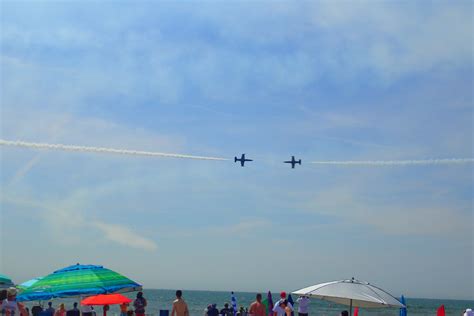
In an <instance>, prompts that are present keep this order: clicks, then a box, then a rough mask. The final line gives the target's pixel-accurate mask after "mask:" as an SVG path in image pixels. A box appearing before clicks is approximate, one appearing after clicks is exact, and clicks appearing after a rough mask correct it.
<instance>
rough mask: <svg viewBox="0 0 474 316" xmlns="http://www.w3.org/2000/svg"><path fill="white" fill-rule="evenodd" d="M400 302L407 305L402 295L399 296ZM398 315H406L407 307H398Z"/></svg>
mask: <svg viewBox="0 0 474 316" xmlns="http://www.w3.org/2000/svg"><path fill="white" fill-rule="evenodd" d="M400 303H402V304H403V305H405V306H406V305H407V304H406V303H405V297H404V296H403V295H402V297H400ZM400 316H407V308H406V307H402V308H400Z"/></svg>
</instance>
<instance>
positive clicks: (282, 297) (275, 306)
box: [273, 291, 293, 316]
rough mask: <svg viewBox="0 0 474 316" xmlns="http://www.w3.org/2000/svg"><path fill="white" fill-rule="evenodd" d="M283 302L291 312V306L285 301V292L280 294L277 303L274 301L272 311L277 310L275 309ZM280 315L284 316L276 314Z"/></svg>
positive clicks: (280, 315)
mask: <svg viewBox="0 0 474 316" xmlns="http://www.w3.org/2000/svg"><path fill="white" fill-rule="evenodd" d="M283 301H286V306H287V307H289V308H290V309H291V311H293V305H291V303H289V302H288V301H287V300H286V292H285V291H283V292H281V293H280V299H279V300H278V301H276V303H275V304H274V305H273V310H275V309H277V310H279V309H278V308H277V307H278V306H280V303H281V302H283ZM282 315H285V314H284V313H283V314H278V316H282Z"/></svg>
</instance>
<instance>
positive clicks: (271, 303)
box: [267, 291, 273, 315]
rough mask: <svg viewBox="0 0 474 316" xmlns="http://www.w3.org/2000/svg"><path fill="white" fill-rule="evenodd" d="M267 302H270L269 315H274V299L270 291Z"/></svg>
mask: <svg viewBox="0 0 474 316" xmlns="http://www.w3.org/2000/svg"><path fill="white" fill-rule="evenodd" d="M267 300H268V315H273V298H272V292H270V291H268V294H267Z"/></svg>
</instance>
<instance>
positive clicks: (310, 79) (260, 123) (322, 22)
mask: <svg viewBox="0 0 474 316" xmlns="http://www.w3.org/2000/svg"><path fill="white" fill-rule="evenodd" d="M472 6H473V5H472V2H469V1H465V2H462V1H453V2H449V3H443V2H436V1H435V2H429V1H419V2H416V1H414V2H331V1H311V2H306V1H300V2H297V3H293V2H283V1H278V2H254V3H251V2H231V3H217V2H213V1H209V2H197V1H189V2H181V3H173V2H138V3H131V2H105V3H101V2H93V1H89V2H85V3H79V2H26V1H24V2H13V1H3V2H2V3H1V20H2V21H1V31H0V36H1V56H2V58H1V117H2V121H1V123H2V128H1V138H2V139H7V140H24V141H30V142H47V143H63V144H74V145H84V146H101V147H113V148H124V149H137V150H148V151H159V152H170V153H186V154H195V155H208V156H219V157H226V158H233V156H234V155H237V154H240V153H242V152H246V153H247V154H248V155H249V156H250V157H251V158H254V159H255V162H254V163H251V164H249V165H248V167H246V168H240V167H239V166H237V165H234V164H233V162H230V161H227V162H212V161H190V160H173V159H154V158H145V157H129V156H114V155H106V154H88V153H70V152H58V151H55V152H53V151H34V150H28V149H21V148H12V147H2V148H1V177H0V181H1V187H2V195H1V204H0V205H1V212H0V214H1V225H2V230H1V231H2V233H1V234H0V238H1V243H0V244H1V253H2V256H1V260H0V268H1V269H0V270H1V271H2V273H5V274H8V275H10V276H12V277H13V278H14V280H16V281H24V280H26V279H29V278H32V277H35V276H38V275H44V274H47V273H49V272H51V271H52V270H54V269H56V268H60V267H62V266H65V265H68V264H71V263H75V262H81V263H93V264H104V265H106V266H107V267H110V268H112V269H115V270H117V271H120V272H122V273H124V274H126V275H128V276H130V277H131V278H133V279H135V280H137V281H139V282H142V283H143V284H144V285H145V286H146V287H148V288H185V289H211V290H231V289H233V290H252V291H253V290H267V289H272V290H279V289H285V290H295V289H298V288H302V287H305V286H308V285H311V284H315V283H319V282H324V281H329V280H333V279H342V278H350V277H352V276H354V277H357V278H359V279H363V280H367V281H370V282H372V283H374V284H377V285H379V286H381V287H383V288H386V289H387V290H389V291H390V292H392V293H393V294H394V295H400V294H405V295H406V296H412V297H434V298H436V297H439V298H470V299H473V298H474V288H473V284H474V271H473V268H472V267H473V266H474V265H473V252H474V251H473V249H474V245H473V239H474V238H473V235H472V231H473V228H474V222H473V221H474V219H473V207H472V205H473V196H472V192H473V169H472V165H443V166H439V165H438V166H410V167H407V166H405V167H378V168H374V167H335V166H332V167H331V166H316V165H310V164H305V162H308V161H312V160H359V159H360V160H383V159H389V160H393V159H426V158H466V157H467V158H469V157H472V156H473V147H472V144H473V136H472V135H473V125H472V124H473V92H472V86H473V70H474V69H473V60H472V56H473V49H472V47H473V42H472V29H473V16H472V12H473V7H472ZM291 155H296V156H297V158H302V159H303V165H302V166H301V167H300V168H297V169H295V170H291V169H289V168H288V166H286V165H283V164H282V163H281V161H283V160H286V159H288V158H289V156H291ZM282 274H289V275H291V277H285V278H281V275H282Z"/></svg>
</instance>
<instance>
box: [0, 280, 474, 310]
mask: <svg viewBox="0 0 474 316" xmlns="http://www.w3.org/2000/svg"><path fill="white" fill-rule="evenodd" d="M4 292H5V293H4V294H2V295H3V296H2V297H0V314H1V316H80V315H81V312H82V316H96V311H95V310H94V308H93V307H92V306H89V305H84V306H82V308H81V310H79V308H78V307H77V305H78V303H77V302H75V303H74V304H73V307H72V308H71V309H69V310H67V309H66V306H65V305H64V303H60V304H59V305H58V307H57V308H56V309H55V308H54V307H53V304H52V302H48V304H47V307H45V306H42V305H35V306H33V307H32V308H31V312H30V310H29V309H28V308H27V307H26V306H25V305H23V304H22V303H19V302H17V301H16V295H17V289H16V288H14V287H12V288H9V289H8V290H6V291H4ZM296 302H297V303H298V309H297V312H295V310H294V307H293V305H292V304H291V302H289V301H288V299H287V297H286V293H285V292H281V293H280V299H279V300H278V301H276V302H275V304H273V306H272V307H271V310H272V311H273V316H292V315H296V313H297V315H298V316H308V310H309V302H310V301H309V298H308V297H307V296H300V297H299V298H298V299H297V300H296ZM147 305H148V303H147V300H146V299H145V297H144V296H143V293H142V292H138V293H137V296H136V299H135V300H134V301H133V305H132V306H130V305H129V304H128V303H124V304H121V305H120V316H145V315H146V307H147ZM103 308H104V315H105V312H106V311H107V310H108V308H109V307H108V305H105V306H104V307H103ZM269 309H270V308H268V307H267V306H266V305H265V304H264V303H263V302H262V294H260V293H259V294H257V295H256V297H255V301H254V302H252V303H251V304H250V306H249V307H247V308H246V307H243V306H241V307H240V308H239V309H238V311H237V312H235V311H234V307H230V306H229V303H225V304H224V308H222V309H220V310H219V309H218V308H217V305H216V304H210V305H208V306H207V308H206V309H205V310H204V315H203V316H268V315H269ZM340 315H341V316H348V315H349V312H348V311H342V312H341V313H340ZM461 315H464V316H474V313H473V311H472V310H471V309H467V310H465V311H464V312H462V313H461ZM171 316H190V313H189V309H188V305H187V304H186V301H185V300H184V299H183V292H182V291H181V290H177V291H176V299H175V300H174V301H173V304H172V308H171Z"/></svg>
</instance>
